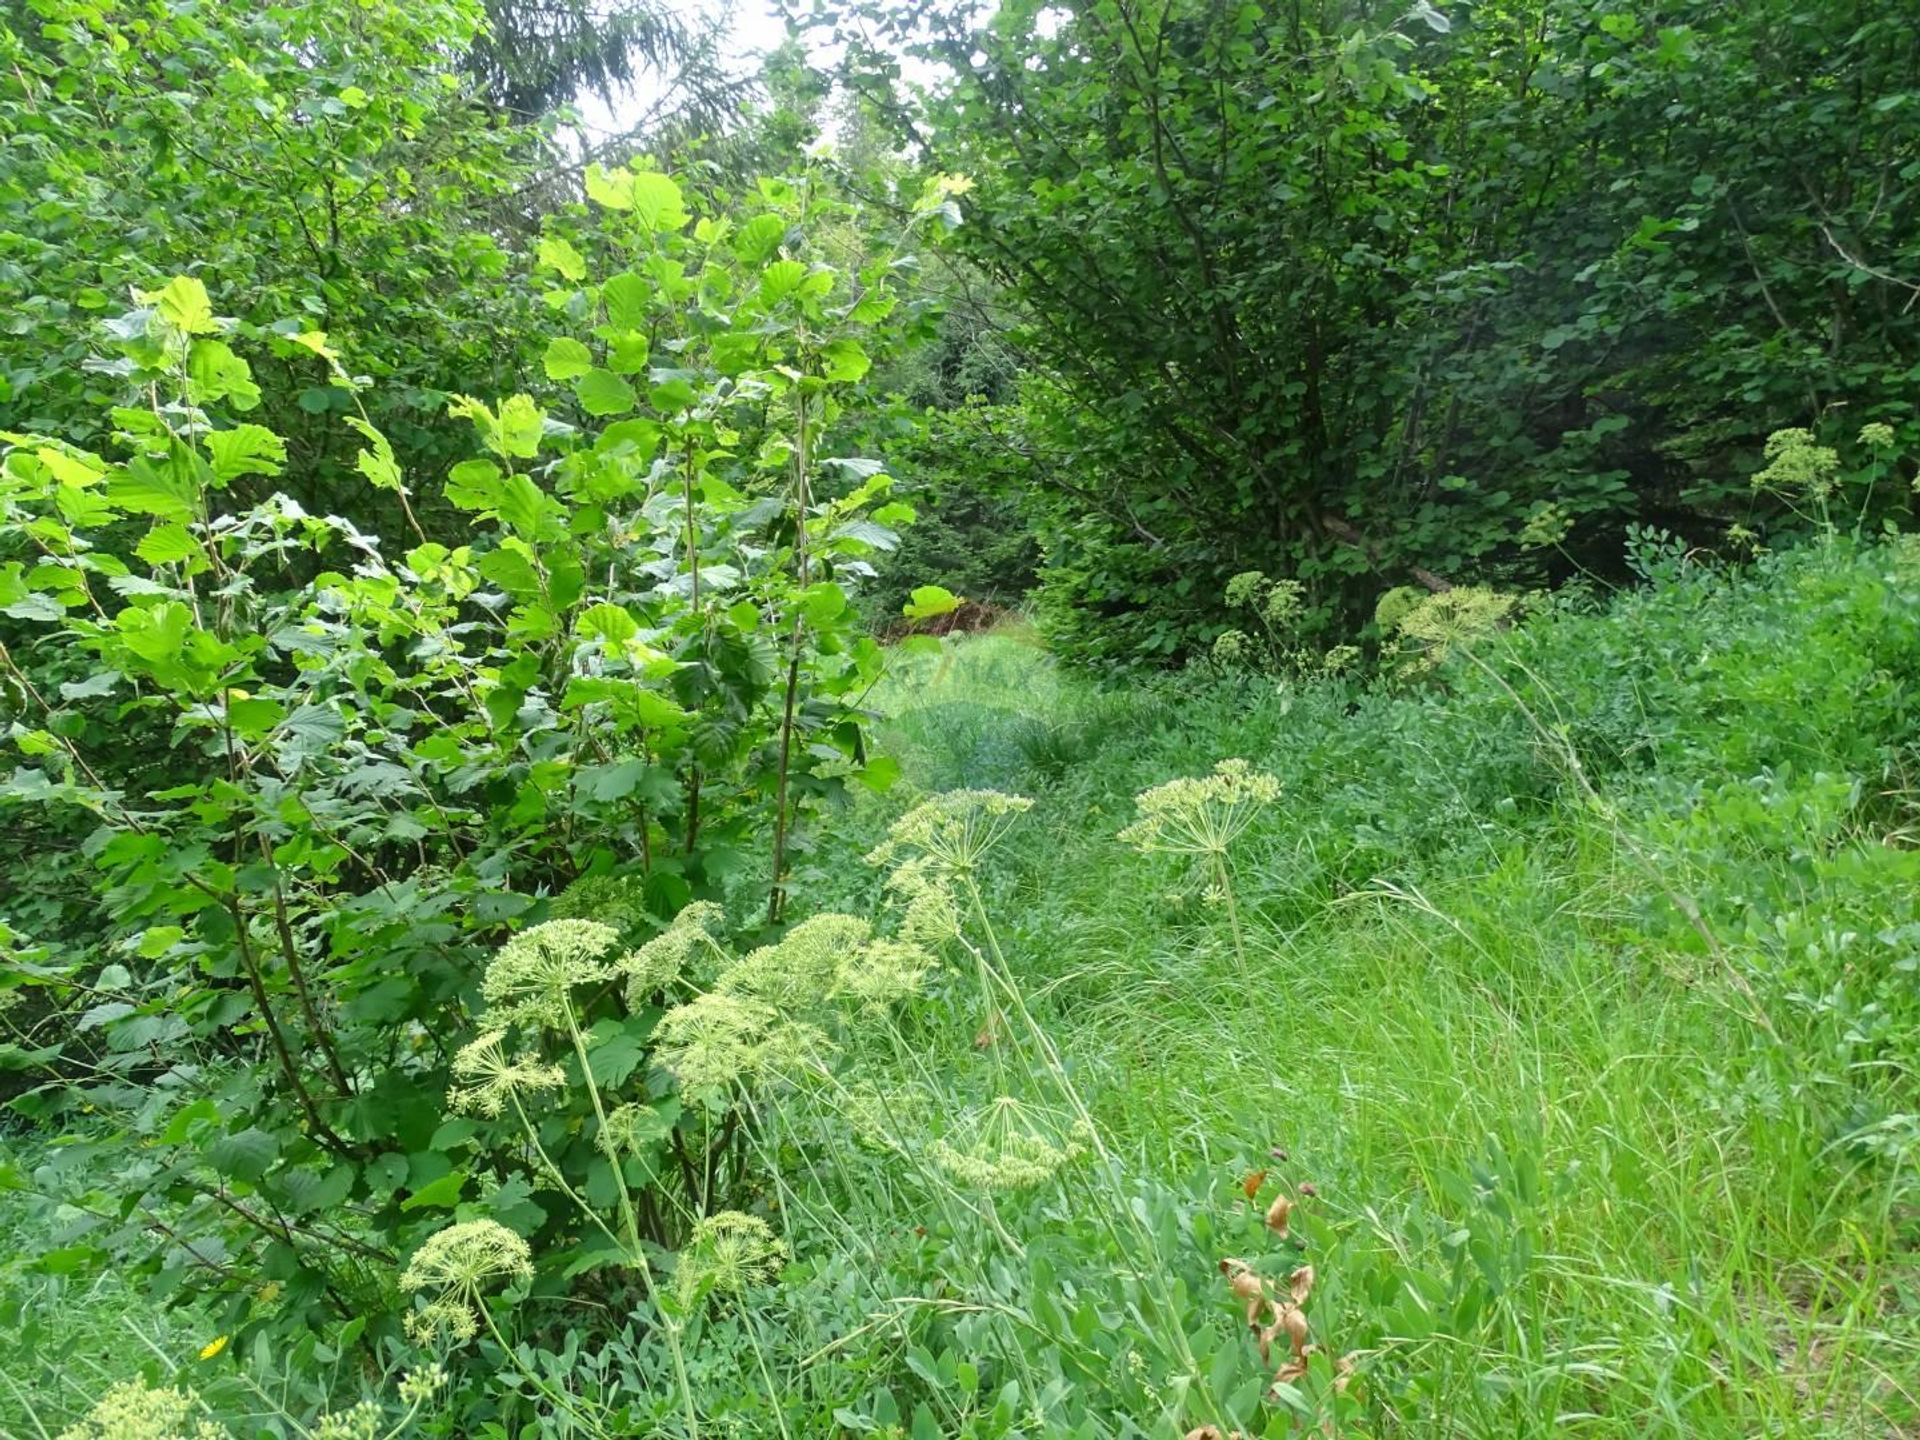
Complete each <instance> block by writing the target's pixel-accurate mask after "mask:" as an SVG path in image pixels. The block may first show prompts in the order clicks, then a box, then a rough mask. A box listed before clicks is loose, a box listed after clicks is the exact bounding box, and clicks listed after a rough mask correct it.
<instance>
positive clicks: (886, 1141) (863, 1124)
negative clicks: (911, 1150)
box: [839, 1080, 934, 1154]
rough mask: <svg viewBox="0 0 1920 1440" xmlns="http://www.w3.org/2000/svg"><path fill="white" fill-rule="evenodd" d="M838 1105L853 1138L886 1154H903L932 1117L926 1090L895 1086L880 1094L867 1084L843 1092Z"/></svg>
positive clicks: (932, 1107)
mask: <svg viewBox="0 0 1920 1440" xmlns="http://www.w3.org/2000/svg"><path fill="white" fill-rule="evenodd" d="M839 1105H840V1116H841V1118H842V1119H843V1120H845V1121H846V1122H847V1128H848V1129H850V1130H852V1131H853V1135H854V1138H855V1139H856V1140H858V1141H859V1142H860V1143H861V1144H863V1145H865V1146H866V1147H867V1148H868V1149H870V1150H877V1151H880V1152H882V1153H886V1154H904V1153H905V1152H906V1149H907V1146H908V1143H909V1141H910V1140H911V1139H912V1138H913V1137H917V1136H919V1135H920V1134H922V1133H924V1132H925V1131H926V1130H927V1128H928V1127H929V1125H930V1123H931V1121H932V1119H933V1113H934V1101H933V1097H932V1096H930V1095H929V1094H928V1093H927V1091H926V1090H925V1088H923V1087H921V1086H918V1085H911V1086H895V1087H892V1088H889V1089H887V1090H885V1091H882V1090H881V1089H880V1088H879V1087H878V1086H876V1085H874V1084H873V1082H872V1081H869V1080H863V1081H860V1082H858V1083H856V1084H854V1085H851V1086H849V1087H848V1088H847V1089H846V1090H844V1091H843V1092H842V1093H841V1095H840V1101H839Z"/></svg>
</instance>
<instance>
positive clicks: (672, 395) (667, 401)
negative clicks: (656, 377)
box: [647, 375, 697, 415]
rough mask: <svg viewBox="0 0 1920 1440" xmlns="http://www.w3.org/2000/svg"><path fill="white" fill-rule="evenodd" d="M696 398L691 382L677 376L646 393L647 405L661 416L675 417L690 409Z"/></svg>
mask: <svg viewBox="0 0 1920 1440" xmlns="http://www.w3.org/2000/svg"><path fill="white" fill-rule="evenodd" d="M696 398H697V395H696V393H695V391H694V388H693V384H692V382H691V381H688V380H684V379H682V378H681V377H680V376H678V375H676V376H674V377H673V379H671V380H667V381H664V382H662V383H661V384H659V385H656V386H654V387H653V389H652V390H650V391H648V392H647V403H648V404H649V405H651V406H652V407H653V408H654V409H656V410H658V411H659V412H660V413H661V414H663V415H677V414H679V413H680V412H681V411H682V410H690V409H692V408H693V402H694V400H695V399H696Z"/></svg>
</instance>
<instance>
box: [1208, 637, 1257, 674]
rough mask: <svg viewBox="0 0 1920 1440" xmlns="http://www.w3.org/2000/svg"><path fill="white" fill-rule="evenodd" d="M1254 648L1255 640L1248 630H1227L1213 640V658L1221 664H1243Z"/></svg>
mask: <svg viewBox="0 0 1920 1440" xmlns="http://www.w3.org/2000/svg"><path fill="white" fill-rule="evenodd" d="M1252 649H1253V641H1252V640H1251V639H1250V638H1249V637H1248V635H1247V632H1246V631H1244V630H1226V631H1223V632H1221V634H1220V635H1219V636H1218V637H1217V638H1216V639H1215V640H1214V642H1213V658H1214V660H1215V661H1216V662H1218V663H1219V664H1221V665H1242V664H1245V663H1246V659H1247V656H1248V654H1249V653H1251V651H1252Z"/></svg>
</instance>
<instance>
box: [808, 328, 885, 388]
mask: <svg viewBox="0 0 1920 1440" xmlns="http://www.w3.org/2000/svg"><path fill="white" fill-rule="evenodd" d="M872 368H873V361H871V360H869V359H868V358H867V352H866V351H865V350H864V349H862V348H861V346H860V342H859V341H858V340H848V339H840V340H834V341H831V342H829V343H828V344H827V345H825V346H823V347H822V348H821V351H820V373H821V374H822V375H823V376H825V377H826V378H827V379H828V380H835V381H840V382H842V383H845V382H849V381H854V380H858V379H860V378H861V377H862V376H864V375H865V374H866V373H867V371H869V370H871V369H872Z"/></svg>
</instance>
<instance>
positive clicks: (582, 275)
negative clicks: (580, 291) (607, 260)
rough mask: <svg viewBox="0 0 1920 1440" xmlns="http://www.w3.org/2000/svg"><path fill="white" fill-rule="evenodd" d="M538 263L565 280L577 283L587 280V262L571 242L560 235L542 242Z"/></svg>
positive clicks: (548, 237) (551, 236)
mask: <svg viewBox="0 0 1920 1440" xmlns="http://www.w3.org/2000/svg"><path fill="white" fill-rule="evenodd" d="M538 263H539V264H540V265H542V266H543V267H545V268H546V269H548V270H553V271H557V272H558V273H559V274H560V276H561V277H562V278H563V279H567V280H572V281H575V282H578V281H581V280H584V279H586V278H587V261H586V257H585V256H583V255H582V254H581V253H580V252H579V251H578V250H576V249H574V248H573V244H572V242H571V241H568V240H563V239H562V238H560V237H559V236H558V235H548V236H546V237H545V238H543V239H542V240H541V241H540V249H539V259H538Z"/></svg>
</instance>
